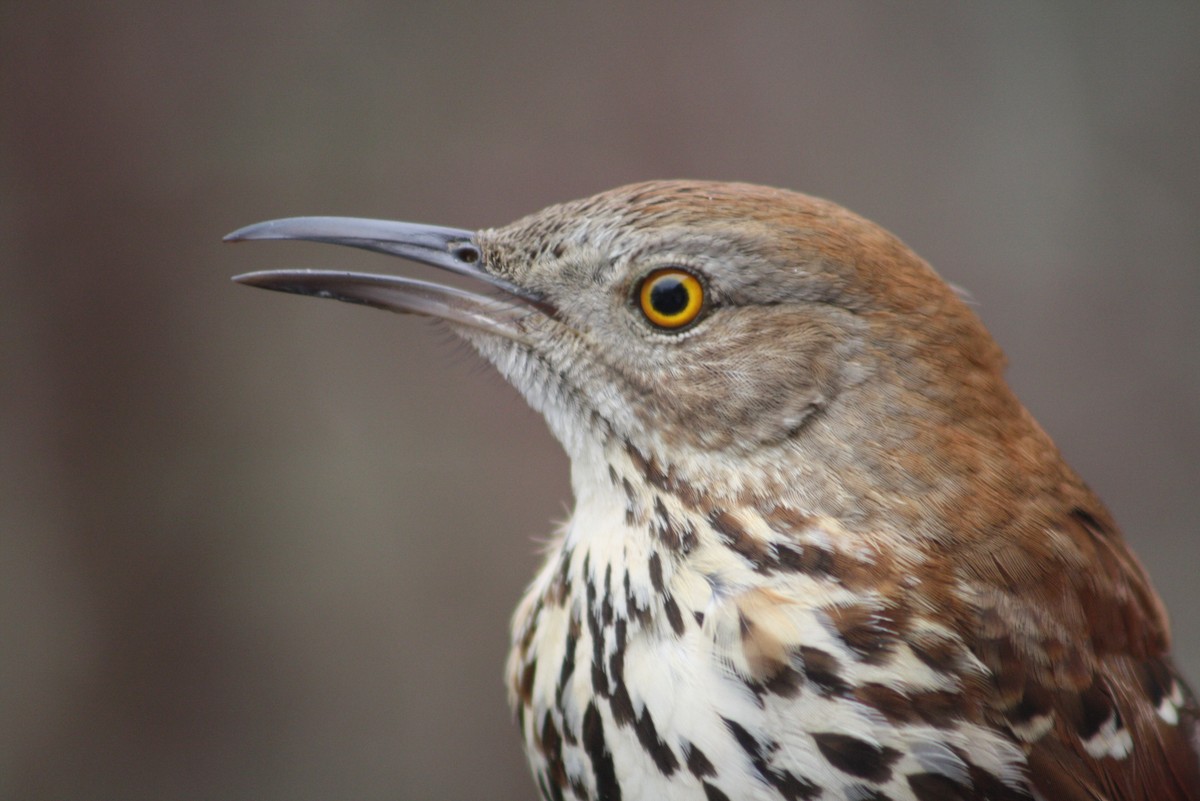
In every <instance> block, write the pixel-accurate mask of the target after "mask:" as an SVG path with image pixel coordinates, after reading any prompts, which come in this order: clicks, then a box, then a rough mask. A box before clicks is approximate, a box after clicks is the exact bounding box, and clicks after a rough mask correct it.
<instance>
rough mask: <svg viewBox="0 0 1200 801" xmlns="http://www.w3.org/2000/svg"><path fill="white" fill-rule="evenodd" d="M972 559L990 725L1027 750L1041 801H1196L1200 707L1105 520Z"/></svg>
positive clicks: (1154, 601)
mask: <svg viewBox="0 0 1200 801" xmlns="http://www.w3.org/2000/svg"><path fill="white" fill-rule="evenodd" d="M1096 508H1098V509H1099V508H1100V507H1098V506H1097V507H1096ZM969 562H970V563H971V564H975V565H986V567H982V568H977V569H978V570H980V572H981V573H983V572H986V573H987V575H986V580H985V581H984V582H982V583H981V586H985V587H987V588H988V589H986V590H981V591H980V594H981V604H980V621H981V622H980V625H979V627H978V629H977V637H976V639H975V648H974V650H975V652H976V655H977V656H978V657H979V658H980V659H981V660H982V661H983V662H984V664H986V665H987V666H988V668H990V670H991V671H992V675H993V677H994V687H993V702H992V706H993V710H994V716H995V719H994V720H993V721H992V722H993V725H996V726H997V727H1000V728H1006V729H1008V730H1010V731H1011V732H1012V733H1013V735H1014V736H1015V737H1016V738H1017V739H1018V740H1019V741H1021V742H1023V743H1024V744H1025V747H1026V749H1027V751H1028V754H1029V757H1028V759H1029V769H1030V778H1031V784H1032V785H1033V787H1034V788H1035V789H1036V791H1037V792H1038V793H1039V794H1040V796H1041V797H1042V798H1045V799H1047V801H1051V800H1053V799H1071V800H1072V801H1073V800H1074V799H1080V800H1081V801H1084V800H1086V801H1198V800H1200V758H1198V757H1197V748H1198V747H1200V710H1198V708H1197V704H1196V700H1195V698H1194V696H1193V695H1192V693H1191V692H1190V690H1189V689H1188V687H1187V686H1186V684H1185V683H1184V681H1183V679H1182V677H1181V676H1179V674H1178V672H1177V671H1176V669H1175V667H1174V665H1173V664H1172V663H1171V661H1170V657H1169V656H1168V650H1169V635H1168V628H1167V622H1166V616H1165V614H1164V612H1163V609H1162V606H1161V604H1160V602H1159V600H1158V598H1157V597H1156V596H1155V595H1154V593H1153V591H1152V590H1151V589H1150V585H1149V582H1148V580H1147V578H1146V576H1145V574H1144V572H1143V570H1142V568H1141V566H1140V565H1139V564H1138V563H1137V560H1136V559H1135V558H1134V556H1133V554H1132V553H1131V552H1130V551H1129V550H1128V549H1127V548H1126V547H1125V545H1124V543H1123V542H1122V541H1121V538H1120V535H1119V534H1118V532H1117V530H1116V528H1115V526H1114V525H1113V524H1112V522H1111V520H1110V519H1109V518H1108V516H1107V514H1106V513H1104V512H1103V511H1102V510H1101V511H1098V512H1097V513H1095V514H1093V513H1090V512H1087V511H1083V510H1082V509H1076V510H1075V511H1073V512H1072V513H1071V514H1070V515H1069V516H1068V517H1067V519H1066V520H1064V521H1062V523H1061V524H1060V525H1058V526H1055V527H1051V529H1050V531H1049V532H1048V533H1047V534H1046V536H1045V538H1044V539H1043V541H1042V547H1041V548H1038V549H1034V550H1033V551H1032V552H1031V551H1030V549H1029V548H1028V543H1026V546H1025V548H1023V549H1018V548H1015V547H1013V548H1005V547H1004V546H1000V547H998V548H997V547H996V546H995V545H994V544H993V545H992V550H991V552H990V553H989V554H987V555H986V556H984V557H982V558H981V559H975V560H969ZM979 578H985V576H983V575H980V576H979Z"/></svg>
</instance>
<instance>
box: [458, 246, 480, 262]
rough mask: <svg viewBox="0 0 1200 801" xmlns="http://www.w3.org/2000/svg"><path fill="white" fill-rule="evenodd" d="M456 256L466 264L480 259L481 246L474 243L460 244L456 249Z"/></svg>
mask: <svg viewBox="0 0 1200 801" xmlns="http://www.w3.org/2000/svg"><path fill="white" fill-rule="evenodd" d="M454 257H455V258H457V259H458V260H459V261H461V262H464V263H466V264H474V263H475V262H477V261H479V248H477V247H475V246H474V245H459V246H458V247H457V248H455V249H454Z"/></svg>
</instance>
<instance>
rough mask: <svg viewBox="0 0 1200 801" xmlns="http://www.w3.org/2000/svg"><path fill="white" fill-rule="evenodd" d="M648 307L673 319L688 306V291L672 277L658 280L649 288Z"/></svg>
mask: <svg viewBox="0 0 1200 801" xmlns="http://www.w3.org/2000/svg"><path fill="white" fill-rule="evenodd" d="M650 305H651V306H652V307H653V308H654V310H655V311H656V312H658V313H659V314H661V315H663V316H665V317H673V316H675V315H676V314H679V313H680V312H681V311H683V310H684V309H686V308H687V306H688V289H687V287H686V286H684V285H683V281H680V280H679V279H678V278H675V277H674V276H666V277H664V278H659V279H658V280H657V281H655V282H654V286H652V287H650Z"/></svg>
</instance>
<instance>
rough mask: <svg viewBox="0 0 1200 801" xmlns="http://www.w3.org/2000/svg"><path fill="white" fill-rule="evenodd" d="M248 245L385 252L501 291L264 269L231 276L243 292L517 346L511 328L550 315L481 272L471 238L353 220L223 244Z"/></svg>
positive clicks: (255, 231)
mask: <svg viewBox="0 0 1200 801" xmlns="http://www.w3.org/2000/svg"><path fill="white" fill-rule="evenodd" d="M252 239H253V240H257V239H295V240H306V241H311V242H326V243H329V244H333V245H348V246H350V247H356V248H362V249H364V250H372V251H376V252H378V253H386V254H389V255H392V256H399V257H401V258H404V259H408V260H410V261H415V262H420V263H421V264H428V265H431V266H433V267H440V268H441V269H443V270H448V271H449V272H452V273H456V274H458V275H463V276H467V277H468V278H472V279H475V280H477V281H481V282H483V283H485V284H487V285H488V286H490V287H491V288H493V289H496V290H499V292H498V294H496V295H494V296H489V295H480V294H476V293H474V292H467V291H464V290H461V289H456V288H454V287H449V286H445V285H442V284H435V283H430V282H428V281H418V280H416V279H412V278H404V277H401V276H392V275H372V274H369V273H351V272H338V271H333V270H268V271H264V272H254V273H245V274H244V275H238V276H234V279H233V280H234V281H237V282H238V283H241V284H247V285H249V286H257V287H262V288H263V289H273V290H276V291H278V292H291V293H294V294H297V295H313V296H315V297H322V298H333V299H334V300H343V301H346V302H348V303H361V304H364V305H367V306H374V307H375V308H379V309H386V310H388V311H394V312H400V313H404V314H419V315H423V316H426V317H436V318H439V319H442V320H446V321H448V322H450V323H454V324H457V325H462V326H466V327H468V328H474V329H477V330H481V331H485V332H487V333H492V334H498V335H500V336H504V337H507V338H509V339H516V340H518V341H524V337H523V336H522V335H521V334H520V331H519V330H518V328H517V323H518V322H519V320H520V319H521V318H522V317H524V316H526V315H527V314H528V313H529V311H530V310H537V311H541V312H542V313H550V311H551V309H550V307H549V305H548V304H546V303H545V302H544V301H542V300H541V299H540V298H538V297H537V295H535V294H534V293H532V292H529V291H528V290H526V289H523V288H521V287H518V286H516V285H515V284H512V283H511V282H509V281H506V280H505V279H503V278H500V277H499V276H496V275H493V274H492V273H490V272H488V271H487V270H485V269H483V267H482V266H481V264H480V262H481V261H482V254H481V252H480V249H479V246H478V245H477V244H476V242H475V234H474V233H473V232H472V231H466V230H461V229H458V228H443V227H441V226H437V225H421V224H419V223H407V222H392V221H389V220H365V219H359V218H355V217H292V218H289V219H284V220H271V221H269V222H261V223H256V224H254V225H248V226H246V227H245V228H240V229H238V230H237V231H234V232H233V233H231V234H229V235H228V236H226V237H225V241H226V242H242V241H246V240H252Z"/></svg>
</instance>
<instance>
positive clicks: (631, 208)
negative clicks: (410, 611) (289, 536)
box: [238, 181, 1200, 801]
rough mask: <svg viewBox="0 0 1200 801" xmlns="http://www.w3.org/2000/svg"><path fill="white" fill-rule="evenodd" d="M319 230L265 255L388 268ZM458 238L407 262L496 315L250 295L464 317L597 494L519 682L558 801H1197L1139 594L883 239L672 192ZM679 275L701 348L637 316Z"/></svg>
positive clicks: (336, 286)
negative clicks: (316, 248)
mask: <svg viewBox="0 0 1200 801" xmlns="http://www.w3.org/2000/svg"><path fill="white" fill-rule="evenodd" d="M323 225H325V223H323ZM248 230H250V229H248ZM314 230H316V229H314V228H312V226H311V225H310V226H309V227H308V228H305V226H304V225H301V226H300V227H299V228H297V229H296V231H299V232H300V234H305V233H306V232H307V233H306V235H300V234H297V233H296V232H295V231H293V232H292V233H291V234H289V235H287V236H283V235H278V237H279V238H312V239H320V240H322V241H340V242H343V243H346V244H356V245H360V246H364V247H372V248H373V249H385V248H382V247H380V246H379V244H378V241H381V240H371V241H370V242H368V243H367V244H364V241H365V240H363V239H362V238H361V237H360V238H351V237H348V236H341V237H340V238H339V237H338V236H335V235H334V233H336V231H337V230H339V229H337V228H336V226H334V227H333V228H329V229H328V230H326V229H324V228H323V229H321V231H318V233H321V234H322V235H319V236H318V235H317V234H315V233H313V231H314ZM330 231H332V232H333V233H330ZM456 233H461V234H462V235H461V236H459V237H458V238H455V234H456ZM403 236H404V237H409V238H411V236H412V234H410V233H404V234H403ZM238 238H267V235H265V234H257V235H256V234H254V233H251V234H247V235H243V236H239V237H238ZM444 239H445V242H444V243H443V244H442V245H439V246H429V249H430V253H434V251H437V252H436V253H434V255H428V256H424V257H422V256H420V255H417V256H413V255H412V254H411V253H409V252H407V251H405V252H404V253H403V254H402V255H407V256H409V257H411V258H417V259H418V260H424V261H429V262H430V263H436V264H439V265H440V266H447V264H446V259H448V258H451V257H453V258H456V259H460V260H461V262H462V264H464V265H466V264H469V265H472V266H471V267H470V268H469V269H471V270H477V271H478V273H479V274H480V276H481V277H483V278H484V279H485V280H489V281H492V282H494V283H498V285H499V286H500V287H501V288H502V289H504V290H505V291H506V292H507V293H508V299H509V301H510V303H509V305H507V306H502V305H498V304H496V303H495V302H494V301H491V302H489V303H490V304H491V305H486V304H485V303H484V302H483V301H480V300H478V299H473V300H472V299H463V298H460V297H454V298H449V299H445V298H443V299H442V301H439V302H443V306H439V307H437V309H436V310H431V309H432V307H430V306H421V307H419V308H418V307H416V306H414V305H413V304H414V302H413V301H412V300H411V296H412V294H413V292H414V290H413V288H412V286H411V285H407V287H402V286H398V287H397V288H395V290H394V292H393V293H392V294H390V295H388V294H384V295H379V294H378V292H376V289H377V286H376V284H377V282H378V279H372V281H375V282H376V283H375V284H371V286H372V287H373V289H372V292H375V294H371V295H370V296H368V295H367V294H366V292H365V290H364V289H363V288H362V287H363V286H365V285H366V284H367V283H368V282H365V281H364V280H362V277H358V279H357V280H355V277H354V276H345V275H342V276H340V277H339V276H336V275H334V274H327V275H325V276H323V277H322V278H321V279H320V280H319V281H318V280H317V279H315V278H313V277H312V276H307V277H306V276H305V275H304V274H300V273H288V274H282V273H279V274H257V276H251V277H250V278H249V279H248V282H249V283H257V284H259V285H263V286H268V287H269V288H276V289H285V290H288V291H297V292H306V293H309V294H326V295H330V296H333V297H338V298H341V299H344V300H354V301H358V302H369V303H372V304H373V305H382V306H384V307H385V308H394V309H396V310H401V311H415V312H417V313H423V314H430V315H432V316H438V317H443V318H446V319H449V320H450V321H451V323H452V324H453V325H454V327H455V330H456V331H457V332H458V333H460V334H462V335H463V336H464V337H465V338H467V339H468V340H469V341H470V342H471V343H472V344H473V345H474V346H475V347H476V348H477V349H478V350H479V351H480V353H481V354H483V356H484V357H485V358H487V359H488V360H489V361H491V362H492V363H493V364H494V365H496V367H497V368H498V369H499V370H500V371H501V372H502V373H503V374H504V375H505V376H506V377H507V378H508V379H509V380H510V381H511V382H512V383H513V384H514V385H515V386H516V387H517V388H518V389H519V390H520V391H521V392H522V393H523V394H524V395H525V397H526V398H527V399H528V400H529V402H530V403H531V404H532V405H533V406H534V407H535V408H536V409H538V410H539V411H540V412H542V413H543V414H544V415H545V417H546V419H547V421H548V422H549V424H550V427H551V429H552V430H553V431H554V433H555V435H556V436H557V437H558V439H559V440H560V441H561V442H562V443H563V446H564V447H565V449H566V450H567V452H568V454H569V456H570V458H571V470H572V486H573V489H574V494H575V498H576V506H575V509H574V512H573V514H572V516H571V519H570V520H569V522H568V523H567V524H566V525H565V526H564V528H563V529H562V531H560V532H559V534H558V535H557V536H556V537H555V538H554V539H553V541H552V543H551V544H550V547H549V549H548V553H547V559H546V563H545V566H544V567H543V569H542V570H541V572H540V573H539V575H538V577H537V578H536V579H535V581H534V583H533V585H532V586H531V587H530V589H529V591H528V593H527V595H526V596H525V598H524V600H523V601H522V603H521V605H520V607H519V609H518V611H517V614H516V617H515V621H514V645H513V651H512V655H511V657H510V660H509V664H508V681H509V687H510V695H511V700H512V702H513V705H514V708H515V710H516V714H517V719H518V722H519V725H520V729H521V734H522V737H523V739H524V744H525V748H526V752H527V753H528V755H529V759H530V762H531V764H532V766H533V769H534V773H535V776H536V778H537V782H538V786H539V788H540V791H541V793H542V795H543V797H544V798H546V799H547V800H548V801H558V799H571V798H575V799H581V800H583V801H599V799H606V800H607V801H615V800H616V799H626V801H637V799H667V800H668V801H684V800H685V799H707V801H720V800H721V799H728V800H729V801H736V800H737V799H760V800H761V801H778V800H780V799H788V800H789V801H794V800H795V799H827V800H830V801H832V800H834V799H845V800H847V801H884V799H892V800H893V801H903V800H906V799H907V800H910V801H912V800H915V801H935V800H937V799H993V800H995V801H1008V800H1009V799H1014V800H1015V799H1039V800H1044V801H1054V800H1056V799H1066V800H1067V801H1071V800H1073V799H1080V800H1081V801H1082V800H1083V799H1093V800H1094V801H1098V800H1099V799H1107V800H1108V801H1135V800H1140V801H1150V799H1167V800H1170V799H1175V800H1176V801H1180V800H1182V799H1197V798H1200V768H1198V766H1197V751H1198V750H1200V728H1198V723H1197V720H1198V717H1200V714H1198V711H1197V706H1196V702H1195V700H1194V698H1193V697H1192V695H1191V694H1190V692H1189V690H1188V689H1187V687H1186V686H1185V684H1184V683H1183V680H1182V679H1181V678H1180V677H1179V676H1178V675H1177V673H1176V672H1175V669H1174V667H1173V666H1172V664H1171V662H1170V658H1169V655H1168V633H1167V623H1166V618H1165V615H1164V613H1163V611H1162V609H1161V606H1160V604H1159V601H1158V599H1157V597H1156V596H1155V594H1154V592H1153V590H1152V589H1151V588H1150V585H1149V583H1148V581H1147V579H1146V577H1145V575H1144V573H1143V572H1142V570H1141V568H1140V567H1139V565H1138V564H1137V562H1136V560H1135V559H1134V557H1133V556H1132V554H1131V553H1130V552H1129V551H1128V549H1127V548H1126V547H1125V545H1124V544H1123V542H1122V540H1121V537H1120V535H1119V533H1118V531H1117V529H1116V526H1115V524H1114V523H1113V521H1112V519H1111V517H1110V516H1109V514H1108V512H1107V511H1106V510H1105V508H1104V507H1103V505H1102V504H1101V503H1100V501H1099V500H1098V499H1097V498H1096V497H1095V496H1094V495H1093V494H1092V493H1091V491H1090V490H1089V489H1088V488H1087V487H1086V486H1085V485H1084V484H1083V483H1082V481H1081V480H1080V479H1079V478H1078V477H1077V476H1076V475H1075V474H1074V473H1073V472H1072V471H1071V469H1070V468H1069V467H1068V466H1067V465H1066V464H1065V463H1064V462H1063V461H1062V459H1061V457H1060V456H1059V454H1058V452H1057V450H1056V449H1055V447H1054V445H1053V443H1052V442H1051V441H1050V440H1049V438H1048V437H1047V436H1046V435H1045V434H1044V433H1043V432H1042V430H1041V429H1040V428H1039V427H1038V426H1037V424H1036V423H1035V422H1034V421H1033V420H1032V418H1031V417H1030V416H1029V414H1028V413H1027V412H1026V411H1025V409H1024V408H1023V407H1022V406H1021V404H1020V403H1019V402H1018V401H1017V400H1016V398H1015V397H1014V396H1013V395H1012V393H1011V392H1010V390H1009V389H1008V387H1007V385H1006V384H1005V383H1004V380H1003V377H1002V369H1003V357H1002V355H1001V354H1000V351H999V349H998V348H997V347H996V345H995V344H994V342H993V341H992V340H991V338H990V337H989V336H988V334H987V333H986V331H985V330H984V329H983V327H982V325H981V323H980V322H979V320H978V318H977V317H976V316H975V315H974V314H973V313H972V312H971V311H970V310H969V309H968V308H967V307H966V306H965V305H964V304H963V303H962V302H961V300H960V299H959V298H958V297H957V296H956V295H955V293H954V292H953V291H952V290H951V289H950V288H949V287H948V286H947V285H946V284H945V283H943V282H942V281H941V279H939V278H938V277H937V276H936V275H935V274H934V272H933V271H932V270H931V269H930V268H929V267H928V266H927V265H926V264H925V263H924V262H922V261H921V260H920V259H919V258H918V257H917V256H916V255H915V254H913V253H912V252H911V251H910V250H908V249H907V248H906V247H905V246H904V245H903V244H902V243H901V242H900V241H899V240H897V239H896V238H895V237H893V236H892V235H890V234H888V233H887V232H885V231H883V230H882V229H880V228H879V227H877V226H875V225H873V224H872V223H869V222H867V221H865V220H863V219H861V218H859V217H857V216H855V215H853V214H851V213H850V212H847V211H846V210H844V209H842V208H840V207H838V206H836V205H834V204H831V203H828V202H826V201H821V200H818V199H814V198H810V197H807V196H804V195H799V194H795V193H791V192H785V191H781V190H775V189H767V188H763V187H757V186H750V185H744V184H719V183H702V182H683V181H679V182H651V183H646V184H639V185H634V186H629V187H623V188H620V189H616V190H613V191H611V192H607V193H604V194H602V195H598V196H596V197H593V198H588V199H585V200H581V201H576V202H574V203H568V204H564V205H562V206H557V207H552V208H550V209H547V210H545V211H543V212H540V213H539V214H536V215H533V216H531V217H528V218H526V219H524V220H520V221H518V222H516V223H514V224H513V225H511V226H508V227H507V228H502V229H495V230H488V231H481V232H478V233H477V234H469V233H467V232H453V231H450V232H449V233H444ZM439 241H440V240H439ZM422 247H425V245H422ZM438 247H441V248H442V249H441V250H438V249H437V248H438ZM389 252H396V251H394V250H392V251H389ZM447 254H450V255H447ZM457 264H458V263H457V262H456V263H455V264H452V265H450V267H449V268H450V269H456V270H459V271H466V270H467V269H468V268H467V267H461V268H460V267H458V266H455V265H457ZM664 266H671V267H680V268H683V269H686V270H687V271H689V272H690V273H692V274H694V275H696V276H698V277H699V279H700V280H701V282H702V284H703V287H704V293H705V306H704V311H703V313H702V314H701V315H700V316H699V317H698V318H697V319H696V321H695V322H694V323H692V324H690V325H687V326H685V327H683V328H681V329H680V330H670V331H665V330H662V329H661V328H657V327H655V326H654V325H650V324H648V323H647V320H646V319H645V317H644V315H641V314H640V313H639V310H638V308H637V302H636V295H637V293H636V291H635V290H636V287H637V286H638V285H639V281H641V280H642V279H643V277H644V276H646V275H647V273H648V271H651V270H654V269H659V268H662V267H664ZM280 276H284V277H280ZM330 287H332V289H331V288H330ZM473 315H474V316H473ZM481 317H482V318H486V322H483V323H481V322H479V318H481Z"/></svg>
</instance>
